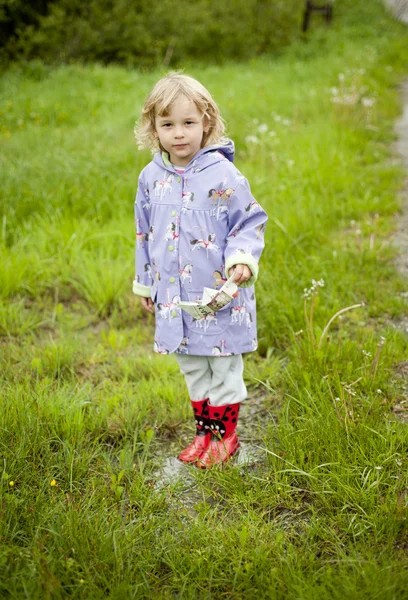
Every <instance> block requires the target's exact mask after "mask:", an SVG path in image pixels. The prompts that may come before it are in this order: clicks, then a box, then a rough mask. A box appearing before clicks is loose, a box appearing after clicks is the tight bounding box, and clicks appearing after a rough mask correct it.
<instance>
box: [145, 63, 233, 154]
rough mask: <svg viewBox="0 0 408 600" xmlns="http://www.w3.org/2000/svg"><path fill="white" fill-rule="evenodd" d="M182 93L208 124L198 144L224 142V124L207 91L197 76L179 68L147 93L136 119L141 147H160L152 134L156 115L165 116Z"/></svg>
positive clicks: (155, 148)
mask: <svg viewBox="0 0 408 600" xmlns="http://www.w3.org/2000/svg"><path fill="white" fill-rule="evenodd" d="M179 96H185V97H186V98H188V99H189V100H191V101H192V102H194V104H195V105H196V107H197V109H198V110H199V112H200V113H201V114H202V115H203V118H205V119H206V124H208V125H209V126H210V127H209V129H208V132H204V135H203V140H202V144H201V146H202V147H204V146H209V145H211V144H223V143H225V142H226V138H225V137H224V132H225V124H224V120H223V118H222V117H221V114H220V110H219V108H218V106H217V104H216V103H215V102H214V100H213V98H212V96H211V94H210V92H209V91H208V90H207V89H206V88H205V87H204V86H203V85H202V84H201V83H200V82H199V81H197V80H196V79H194V78H193V77H190V76H189V75H184V74H183V73H179V72H172V73H169V74H168V75H166V76H165V77H163V78H162V79H160V80H159V81H158V82H157V83H156V85H155V86H154V88H153V89H152V91H151V92H150V94H149V95H148V96H147V98H146V101H145V103H144V106H143V108H142V116H141V118H140V120H139V121H138V122H137V123H136V127H135V137H136V140H137V144H138V147H139V148H140V149H143V148H150V149H151V150H152V151H154V152H155V151H157V150H159V149H160V150H163V148H161V146H160V143H159V140H158V138H157V137H156V136H155V131H156V123H155V121H156V117H158V116H159V117H165V116H167V115H168V114H169V111H170V107H171V105H172V104H173V102H174V101H175V100H176V99H177V98H178V97H179Z"/></svg>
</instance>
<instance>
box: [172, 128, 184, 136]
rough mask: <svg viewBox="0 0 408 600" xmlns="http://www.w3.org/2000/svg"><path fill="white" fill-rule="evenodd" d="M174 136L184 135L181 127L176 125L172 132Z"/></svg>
mask: <svg viewBox="0 0 408 600" xmlns="http://www.w3.org/2000/svg"><path fill="white" fill-rule="evenodd" d="M174 137H176V138H182V137H184V133H183V128H182V127H176V129H175V132H174Z"/></svg>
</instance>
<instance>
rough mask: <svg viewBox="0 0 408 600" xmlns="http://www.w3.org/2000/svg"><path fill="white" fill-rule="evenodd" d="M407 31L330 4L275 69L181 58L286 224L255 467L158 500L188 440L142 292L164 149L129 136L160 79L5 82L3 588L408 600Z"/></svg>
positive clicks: (254, 403) (368, 10)
mask: <svg viewBox="0 0 408 600" xmlns="http://www.w3.org/2000/svg"><path fill="white" fill-rule="evenodd" d="M353 11H354V12H353ZM353 15H354V17H353ZM362 17H364V26H362V24H361V20H362ZM356 21H357V22H358V23H357V24H356ZM357 25H358V26H359V27H360V29H356V27H357ZM356 31H360V32H363V35H360V36H357V35H356ZM407 41H408V36H407V32H406V29H404V27H403V26H402V25H399V24H397V23H394V22H393V21H392V20H391V18H390V17H389V16H387V15H386V13H385V12H383V9H382V8H381V5H380V4H379V3H376V2H374V3H370V4H368V3H364V2H357V3H350V2H339V3H336V17H335V21H334V25H333V27H332V28H331V29H321V28H316V29H315V30H314V31H313V33H312V35H311V37H310V38H309V39H308V41H307V42H304V43H303V44H302V45H296V46H293V47H292V48H291V49H290V50H289V51H288V52H287V53H285V54H284V55H283V56H282V57H281V58H280V59H279V60H275V61H272V60H269V59H268V58H263V59H259V60H256V61H253V62H251V63H247V64H244V65H230V66H225V67H222V68H220V67H215V66H213V67H197V65H186V71H187V72H190V73H192V74H193V75H194V76H196V77H198V78H199V79H201V80H202V81H203V82H204V83H205V84H206V85H208V86H209V87H210V89H211V91H212V92H213V93H214V96H215V98H216V99H217V101H218V102H219V104H220V107H221V109H222V113H223V115H224V116H225V118H226V120H227V123H228V125H229V132H230V134H231V136H232V137H233V138H234V140H235V142H236V146H237V157H236V164H237V165H238V167H239V168H240V169H241V170H242V172H243V173H245V175H246V176H247V177H248V178H249V180H250V182H251V186H252V191H253V193H254V195H255V196H256V198H257V199H258V200H259V201H260V202H261V204H262V205H263V206H264V207H265V208H266V210H267V211H268V213H269V216H270V220H269V224H268V227H267V246H266V250H265V253H264V255H263V258H262V263H261V269H260V281H259V283H258V288H257V294H258V306H259V334H260V342H261V343H260V352H259V354H257V355H251V356H247V357H246V377H247V384H248V387H249V389H250V399H249V401H248V402H247V403H246V404H245V405H244V406H243V411H242V412H243V415H242V421H241V423H242V425H241V431H242V434H243V439H245V441H246V442H247V443H250V444H251V445H252V447H253V448H255V449H256V451H257V452H258V453H259V455H260V457H261V460H260V461H259V462H257V463H254V464H252V465H249V466H245V465H243V466H242V465H239V464H236V463H232V464H230V465H228V466H227V467H226V468H224V469H222V470H218V469H214V470H211V471H209V472H205V473H201V472H198V470H197V472H196V470H194V469H190V470H187V469H186V470H185V471H183V476H182V477H181V479H180V480H177V481H175V482H174V483H171V482H170V483H168V484H167V485H160V486H159V485H158V484H159V483H160V468H161V465H162V464H163V461H164V460H165V458H167V457H169V456H174V455H176V453H177V452H178V451H179V450H180V449H181V447H182V444H183V443H184V441H185V440H186V439H187V437H188V436H190V435H191V433H192V423H191V418H190V409H189V406H188V402H187V397H186V391H185V389H184V382H183V380H182V377H181V375H180V373H179V372H178V368H177V365H176V363H175V361H174V360H173V358H172V357H168V356H157V355H153V353H152V351H151V350H152V333H153V322H152V319H151V317H150V316H149V315H146V314H142V312H141V309H140V307H139V304H138V303H137V302H136V301H135V299H134V298H133V297H132V294H131V292H130V287H131V281H132V279H133V245H134V225H133V216H132V213H133V199H134V191H135V188H136V183H137V176H138V173H139V171H140V169H141V168H142V167H143V166H144V164H145V163H146V161H147V160H149V156H148V154H146V153H138V152H137V151H136V149H135V144H134V141H133V138H132V130H133V125H134V121H135V119H136V118H137V116H138V113H139V110H140V107H141V104H142V102H143V98H144V96H145V94H146V92H147V91H148V89H149V88H150V87H151V85H152V83H153V82H154V81H155V80H156V79H157V77H158V76H159V75H160V74H161V73H159V72H153V73H148V74H141V73H137V72H134V71H130V70H126V69H121V68H115V67H109V68H102V67H100V66H97V65H95V66H80V65H70V66H64V67H61V68H59V69H53V70H51V69H49V68H47V67H46V66H44V65H41V64H40V63H33V64H30V65H28V66H27V65H26V66H24V65H22V66H19V67H14V68H13V69H10V70H9V71H8V72H7V73H5V74H4V76H3V80H2V82H1V86H0V111H1V118H2V121H1V126H0V127H1V147H2V152H1V154H0V161H1V162H0V177H1V186H0V189H1V198H2V200H1V217H0V225H1V227H0V281H1V286H0V287H1V289H0V382H1V411H0V427H1V436H0V445H1V457H2V461H1V467H2V475H1V485H0V508H1V519H0V528H1V539H2V545H1V547H0V569H1V570H2V577H1V578H0V590H1V592H0V594H1V595H2V596H4V597H10V598H67V597H73V598H106V597H109V598H139V597H140V598H143V597H151V598H170V597H180V598H191V599H193V598H194V599H195V598H213V597H214V598H218V597H224V596H225V597H228V596H229V597H233V598H245V599H250V598H276V599H281V598H282V599H283V598H285V599H286V598H293V599H294V598H302V599H310V600H314V599H315V598H339V599H340V598H348V599H349V598H350V599H353V598H356V599H357V598H359V599H360V598H378V599H381V600H382V599H386V600H388V599H393V598H404V597H405V596H406V589H407V587H408V576H407V569H406V550H407V545H406V539H407V538H406V535H407V525H406V524H407V518H406V517H407V493H408V482H407V472H408V469H407V447H408V434H407V428H406V424H404V422H403V421H402V420H399V419H397V418H396V416H395V414H394V412H393V408H394V406H395V404H397V403H398V402H402V401H403V400H404V398H405V396H404V393H405V392H404V385H403V381H402V380H401V378H399V377H398V369H399V370H400V371H403V367H404V365H406V352H407V341H406V337H405V336H404V335H403V334H402V333H401V332H400V331H399V330H398V328H397V327H396V325H397V324H398V320H399V319H400V318H401V317H402V316H403V315H404V314H405V311H406V294H405V290H406V282H405V281H403V280H401V279H400V278H399V276H398V275H397V273H396V271H395V267H394V263H393V258H394V256H395V254H396V249H395V248H394V247H393V245H392V243H391V237H390V236H391V234H392V230H393V228H394V227H395V215H396V214H397V211H398V210H399V208H400V199H399V196H398V192H399V190H400V189H401V187H402V183H403V177H404V174H403V171H402V168H401V166H400V165H399V164H398V163H397V162H396V161H395V159H394V158H393V157H392V153H391V144H392V141H393V137H394V134H393V123H394V121H395V119H396V117H397V115H398V114H399V112H400V110H401V107H400V104H399V103H400V99H399V96H398V84H399V82H400V81H401V78H402V77H404V76H406V64H407V58H408V50H407V48H408V44H407ZM312 280H315V281H320V280H324V286H321V285H316V284H312ZM305 290H306V291H305ZM354 305H359V306H358V307H355V308H353V309H350V310H347V311H343V309H345V308H348V307H351V306H354ZM342 311H343V312H342ZM402 405H403V404H402Z"/></svg>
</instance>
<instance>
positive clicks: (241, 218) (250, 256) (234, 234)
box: [225, 177, 268, 287]
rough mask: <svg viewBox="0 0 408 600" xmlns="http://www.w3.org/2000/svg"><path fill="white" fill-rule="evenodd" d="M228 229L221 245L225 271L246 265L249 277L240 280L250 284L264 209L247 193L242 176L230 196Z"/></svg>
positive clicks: (261, 244) (255, 275)
mask: <svg viewBox="0 0 408 600" xmlns="http://www.w3.org/2000/svg"><path fill="white" fill-rule="evenodd" d="M228 218H229V232H228V236H227V244H226V248H225V272H226V274H227V276H228V271H229V270H230V268H231V267H233V266H235V265H238V264H243V265H247V266H248V267H249V268H250V270H251V272H252V277H251V278H250V279H249V280H248V281H245V282H244V283H241V284H240V286H241V287H250V286H251V285H253V284H254V283H255V281H256V280H257V278H258V261H259V258H260V256H261V254H262V250H263V248H264V230H265V223H266V221H267V219H268V217H267V214H266V212H265V211H264V210H263V208H262V207H261V205H260V204H259V203H258V202H257V201H256V200H255V198H254V197H253V196H252V194H251V190H250V187H249V183H248V181H247V180H246V179H245V178H244V177H243V178H242V180H241V181H240V182H239V183H238V185H237V187H236V188H235V191H234V194H233V195H232V196H231V203H230V207H229V214H228Z"/></svg>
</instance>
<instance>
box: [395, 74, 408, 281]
mask: <svg viewBox="0 0 408 600" xmlns="http://www.w3.org/2000/svg"><path fill="white" fill-rule="evenodd" d="M401 93H402V100H403V106H404V109H403V113H402V115H401V117H400V119H399V120H398V121H397V123H396V125H395V129H396V132H397V136H398V139H397V141H396V143H395V150H396V152H397V153H398V154H399V155H400V157H401V159H402V163H403V165H404V167H405V170H406V174H407V175H406V179H405V185H404V188H403V190H402V194H403V206H402V214H401V215H400V216H399V217H398V224H397V226H398V229H397V232H396V235H395V243H396V245H397V246H398V247H399V249H400V254H399V257H398V259H397V267H398V270H399V271H400V273H401V274H402V275H404V276H405V277H406V278H407V280H408V80H407V81H405V82H404V84H403V85H402V90H401Z"/></svg>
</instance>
